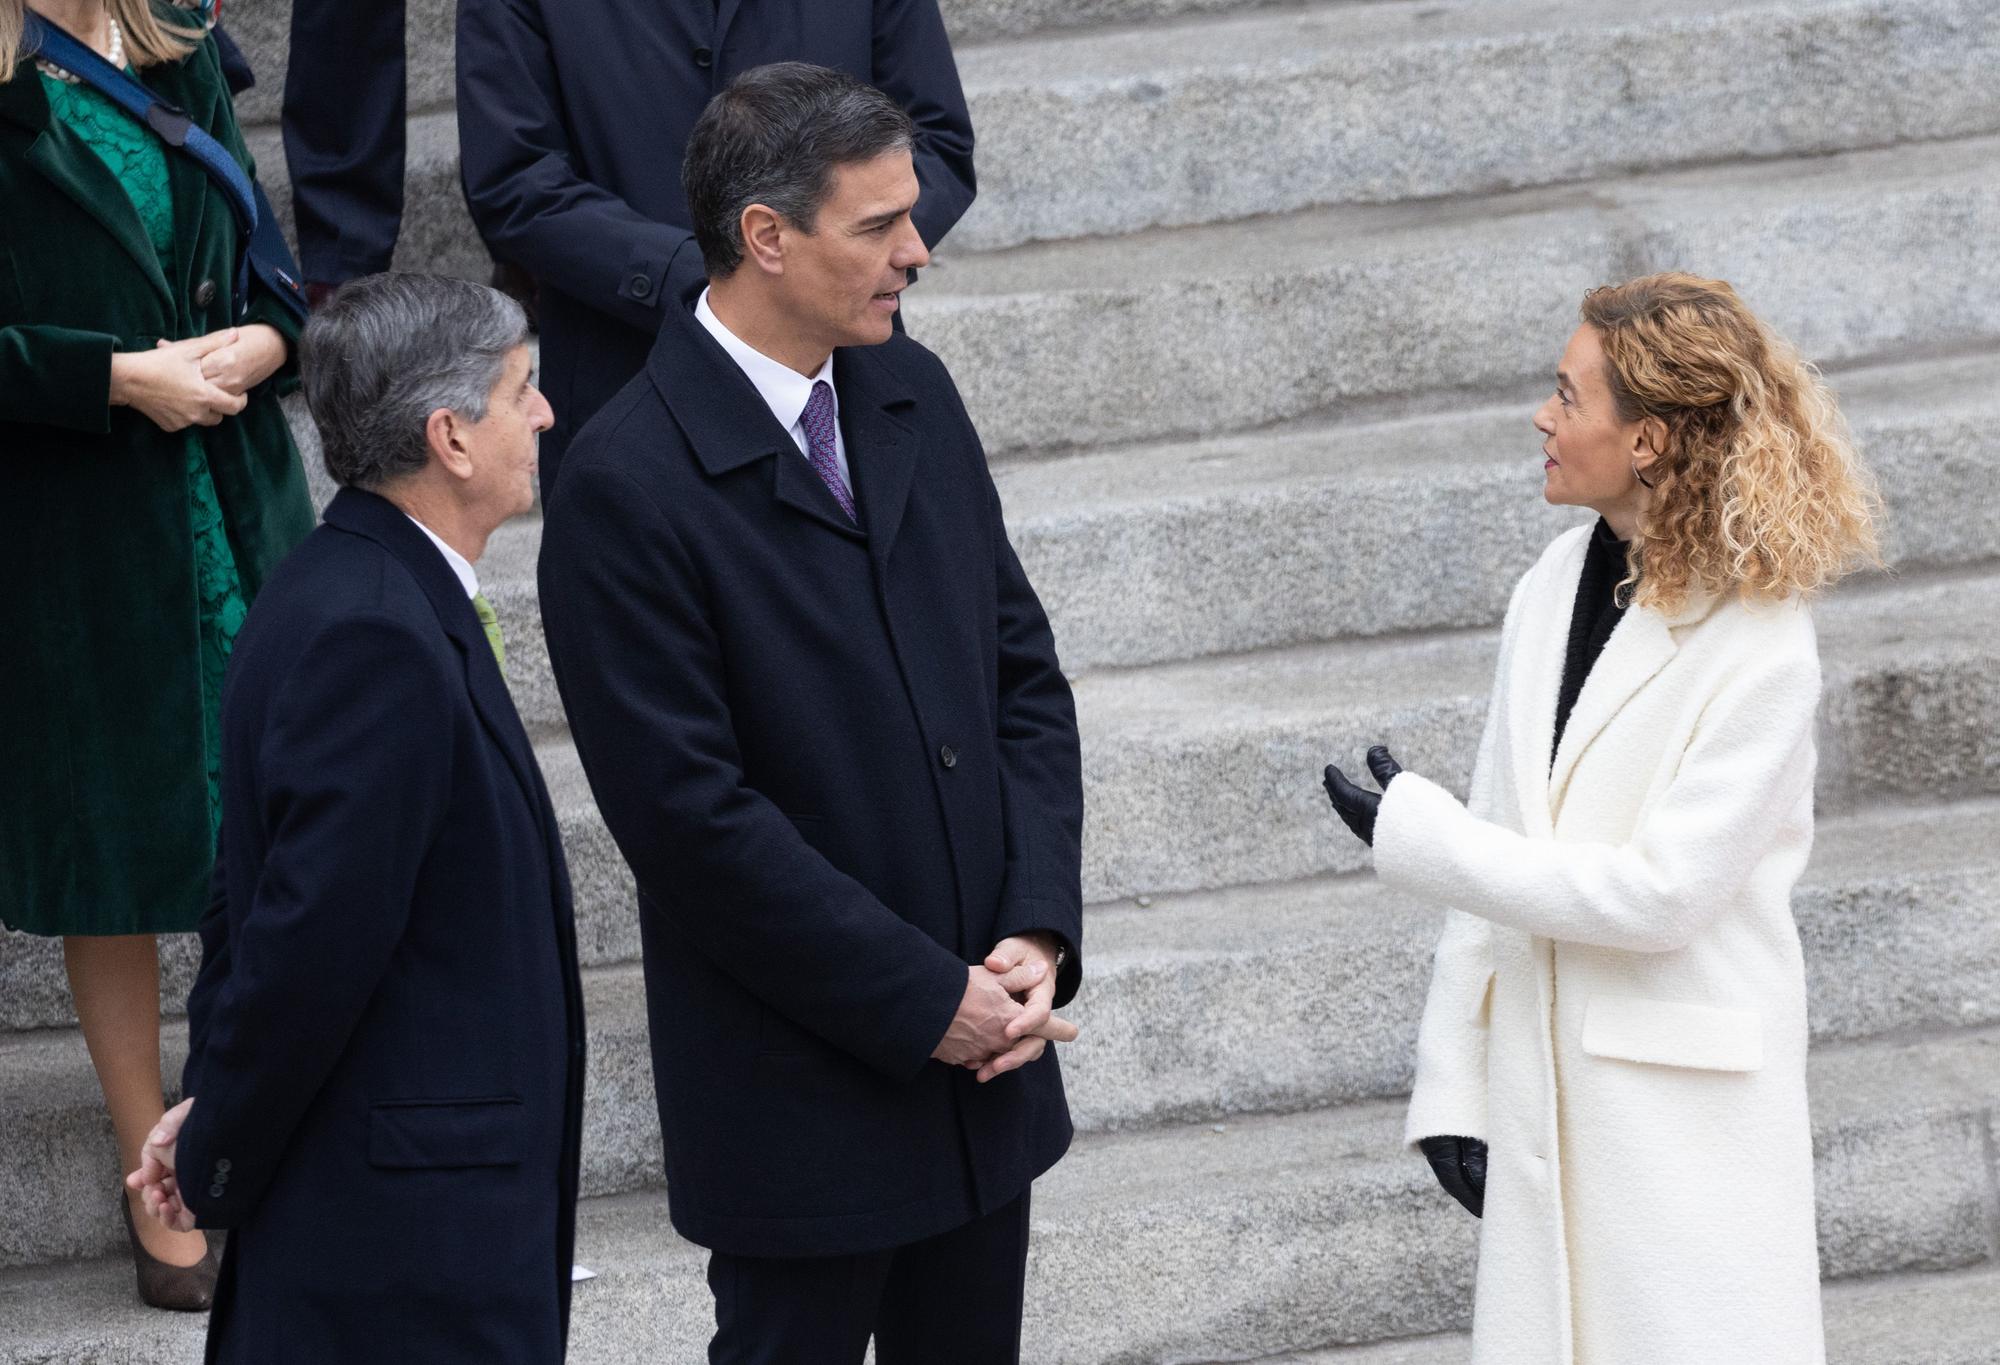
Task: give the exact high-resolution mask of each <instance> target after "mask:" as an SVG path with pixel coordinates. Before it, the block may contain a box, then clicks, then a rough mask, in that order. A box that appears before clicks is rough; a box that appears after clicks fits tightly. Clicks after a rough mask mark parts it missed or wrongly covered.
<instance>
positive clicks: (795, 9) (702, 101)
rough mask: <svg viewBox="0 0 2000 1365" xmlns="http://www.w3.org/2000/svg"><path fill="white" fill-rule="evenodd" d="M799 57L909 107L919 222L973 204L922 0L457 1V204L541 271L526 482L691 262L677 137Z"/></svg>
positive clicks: (931, 16)
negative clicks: (539, 411)
mask: <svg viewBox="0 0 2000 1365" xmlns="http://www.w3.org/2000/svg"><path fill="white" fill-rule="evenodd" d="M780 61H807V62H815V63H817V64H819V65H821V66H830V67H835V68H838V69H839V70H842V71H846V72H848V73H849V74H851V75H853V76H855V77H857V78H858V79H860V80H864V81H867V82H869V83H870V84H871V85H874V86H877V87H878V88H880V89H881V90H883V91H884V92H886V93H887V94H888V95H889V96H890V97H891V98H893V99H894V100H895V101H896V102H897V103H898V104H900V105H902V106H903V108H904V109H906V110H908V111H909V113H910V116H911V117H912V118H913V119H915V120H916V123H917V137H918V141H917V148H916V165H917V179H918V181H919V182H920V184H921V185H922V198H921V200H920V201H919V202H918V204H917V209H916V214H915V218H916V224H917V230H918V231H919V232H921V233H922V234H923V239H924V241H925V242H926V243H928V244H929V245H931V246H933V247H935V246H936V245H937V244H938V242H939V241H941V240H942V239H943V237H944V235H945V233H947V232H949V231H950V230H951V226H952V224H954V223H956V222H957V221H958V220H959V218H960V217H962V216H963V215H964V213H965V210H966V208H967V207H968V206H969V205H970V204H971V203H972V196H973V174H972V120H971V116H970V115H968V114H967V113H966V109H965V96H964V95H963V94H962V93H961V92H960V90H959V84H958V68H957V66H956V64H955V63H954V62H953V60H952V55H951V44H950V42H949V40H948V39H947V38H946V36H945V29H944V22H943V20H942V19H941V18H940V17H939V15H938V4H937V0H872V2H871V0H677V3H673V4H651V5H633V4H623V3H617V0H460V3H459V10H458V137H459V153H460V161H461V165H462V167H463V174H464V177H465V191H466V198H467V201H468V202H469V204H470V205H471V208H472V218H473V221H474V222H475V223H477V224H478V226H479V231H480V234H481V235H482V236H484V237H485V239H486V242H487V244H488V245H489V246H490V247H492V248H493V251H494V252H495V254H497V255H499V256H501V257H503V258H505V259H507V260H510V261H514V262H517V263H519V264H520V265H522V266H524V267H526V268H527V270H528V271H529V272H530V273H532V274H533V275H534V276H535V277H536V279H537V280H539V281H540V283H541V294H540V297H539V300H538V309H539V313H540V318H541V329H542V362H541V363H542V368H541V387H542V391H543V392H544V393H546V394H547V395H548V398H549V403H550V404H551V406H553V407H554V408H555V413H556V424H555V428H554V430H552V431H550V432H549V433H548V434H547V435H545V436H543V437H542V447H541V469H542V491H543V493H544V495H547V494H548V492H549V491H550V490H551V489H553V488H554V487H555V482H556V474H557V470H558V467H559V465H560V463H561V461H562V458H563V452H564V450H565V449H566V448H567V447H568V445H569V442H570V438H571V437H572V435H574V433H575V432H577V431H578V430H580V429H581V428H582V426H583V424H584V422H585V421H587V420H588V419H589V418H590V415H591V414H592V413H594V412H596V411H597V410H598V409H599V408H600V407H602V406H603V405H604V404H605V403H606V402H607V401H608V400H609V399H610V397H611V395H613V394H614V393H616V392H618V390H619V389H620V388H621V387H622V386H623V385H624V383H625V381H626V380H628V379H630V378H632V376H633V375H635V374H637V373H638V372H639V370H640V368H641V367H642V366H643V365H644V364H645V362H646V353H647V351H648V349H649V348H650V347H651V346H652V344H653V334H654V333H655V332H657V331H658V330H659V326H660V320H661V317H662V316H663V312H662V309H663V306H670V305H672V304H674V303H675V302H676V301H685V302H687V303H690V304H691V303H692V302H693V295H694V294H696V293H699V292H700V284H701V281H702V279H703V277H704V276H705V275H706V273H707V272H706V270H705V269H704V268H703V266H702V263H701V252H700V250H699V248H697V247H696V246H695V244H694V238H693V236H692V234H691V233H690V232H689V230H688V211H687V199H686V196H685V195H683V194H682V192H681V155H682V152H683V151H684V150H685V148H686V146H687V139H688V133H689V132H690V131H691V130H692V129H693V128H694V124H695V120H696V119H698V118H699V117H701V112H702V110H703V109H705V108H707V107H708V102H709V100H710V99H711V98H712V97H713V96H714V95H716V94H717V93H718V92H719V91H720V90H721V89H722V88H723V87H724V86H726V85H728V84H729V82H730V81H731V80H733V79H734V78H735V77H736V76H738V75H739V74H741V73H742V72H744V71H747V70H749V69H750V68H752V67H755V66H762V65H764V64H765V63H767V62H780Z"/></svg>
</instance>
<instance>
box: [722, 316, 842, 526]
mask: <svg viewBox="0 0 2000 1365" xmlns="http://www.w3.org/2000/svg"><path fill="white" fill-rule="evenodd" d="M694 315H695V317H696V318H698V319H700V321H701V325H702V326H704V327H706V328H707V329H708V334H709V335H710V336H712V337H714V338H715V339H716V341H717V342H718V343H720V345H721V346H722V349H723V350H725V351H727V352H729V358H730V359H731V360H733V361H735V362H736V368H737V369H739V370H741V371H743V373H744V375H745V377H747V378H748V379H749V381H750V382H751V383H752V384H753V385H755V386H756V389H757V393H758V394H759V396H761V397H762V398H763V400H764V406H766V407H768V408H769V409H770V410H771V415H772V416H773V417H775V418H777V419H778V425H779V426H781V427H783V428H784V429H785V430H786V431H788V432H790V433H791V435H792V443H793V444H794V445H796V446H798V448H799V454H801V455H804V456H805V457H806V458H807V459H809V460H810V459H811V458H812V452H811V450H810V448H809V447H808V445H807V442H806V424H805V414H806V402H807V400H808V399H810V398H811V397H812V391H813V385H814V384H816V383H818V382H819V381H821V380H825V381H826V386H827V388H828V389H829V390H831V391H832V393H833V419H834V421H833V460H834V463H835V464H837V465H838V466H840V481H841V482H842V483H843V484H846V485H847V492H848V496H850V497H852V496H853V494H854V476H853V475H852V474H850V473H848V472H847V439H846V438H845V437H843V436H842V435H841V434H840V390H839V389H837V388H835V387H834V383H833V357H832V356H830V355H829V356H828V357H827V358H826V364H824V365H822V366H820V367H819V373H818V374H816V375H813V376H812V377H811V378H807V377H806V376H805V375H802V374H800V373H799V372H798V371H797V370H795V369H793V368H791V366H789V365H781V364H779V363H778V362H777V361H775V360H773V359H771V357H769V356H767V355H765V354H764V353H763V352H762V351H760V350H758V349H757V348H756V347H754V346H752V345H750V343H748V342H746V341H745V340H743V338H741V337H739V336H737V335H736V333H734V332H732V331H730V330H729V329H728V328H727V327H725V326H723V324H722V319H721V318H719V317H717V316H716V315H715V310H714V309H713V308H710V307H709V306H708V291H707V290H706V289H704V290H702V291H701V302H699V303H697V304H696V305H695V306H694Z"/></svg>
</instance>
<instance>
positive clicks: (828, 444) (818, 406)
mask: <svg viewBox="0 0 2000 1365" xmlns="http://www.w3.org/2000/svg"><path fill="white" fill-rule="evenodd" d="M799 421H800V422H801V423H803V424H804V426H805V429H806V454H807V456H808V457H809V458H810V459H811V460H812V467H813V468H814V469H817V470H818V471H819V476H820V478H821V479H823V480H824V481H825V483H826V491H827V492H829V493H831V494H833V500H834V501H835V502H837V503H839V504H840V510H841V511H843V512H845V513H847V519H848V520H849V521H856V518H855V515H854V497H853V495H852V494H850V493H849V492H848V491H847V485H846V484H845V483H843V482H841V478H840V461H839V460H837V459H835V458H834V454H833V438H834V430H835V428H834V424H833V385H831V384H829V383H827V382H826V381H825V380H824V379H820V380H816V381H814V383H813V391H812V397H810V398H808V399H806V410H805V413H804V415H802V416H801V417H800V418H799ZM857 524H858V523H857Z"/></svg>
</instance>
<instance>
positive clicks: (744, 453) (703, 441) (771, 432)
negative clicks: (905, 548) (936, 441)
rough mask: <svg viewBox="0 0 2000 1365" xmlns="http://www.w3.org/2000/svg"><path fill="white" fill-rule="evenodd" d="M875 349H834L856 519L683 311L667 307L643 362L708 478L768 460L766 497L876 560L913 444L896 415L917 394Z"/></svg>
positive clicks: (907, 478) (912, 433) (912, 458)
mask: <svg viewBox="0 0 2000 1365" xmlns="http://www.w3.org/2000/svg"><path fill="white" fill-rule="evenodd" d="M882 349H883V348H882V347H875V346H870V347H844V348H842V349H840V350H838V351H835V352H834V356H833V375H834V385H835V387H836V388H838V389H839V391H840V425H841V434H842V436H843V438H844V439H845V440H846V443H847V463H848V468H849V470H850V471H851V472H852V473H853V476H854V482H855V503H856V506H857V509H858V511H859V514H860V519H861V524H860V525H859V526H856V525H855V524H854V523H853V522H851V521H849V520H848V519H847V514H846V513H845V512H843V511H842V510H841V509H840V504H839V503H837V502H835V501H834V499H833V494H831V493H830V492H828V491H827V488H826V485H825V484H824V483H822V482H821V481H820V477H819V474H818V472H817V471H816V470H814V469H813V467H812V465H811V463H810V462H808V461H806V460H803V459H800V458H799V457H798V447H797V446H796V445H794V444H793V442H792V437H791V434H790V433H789V432H787V431H785V430H784V429H783V428H781V427H780V426H779V425H778V421H777V419H776V418H775V417H773V416H772V415H771V409H770V408H769V407H768V406H766V404H765V403H764V400H763V398H762V397H761V396H759V394H758V393H757V389H756V386H755V385H753V384H751V382H750V381H749V379H747V378H746V377H745V376H744V374H743V372H742V371H741V370H740V369H738V368H737V367H736V363H735V362H734V361H732V360H731V359H730V358H729V355H728V353H727V352H725V351H724V350H723V349H722V347H721V346H720V345H718V344H717V342H716V340H715V338H714V337H712V336H710V335H709V334H708V331H707V329H706V328H704V327H703V326H702V325H701V323H700V322H698V321H697V320H696V319H695V316H694V314H693V312H692V311H690V310H688V309H681V308H675V309H672V310H671V311H670V313H669V316H668V318H667V320H666V322H665V324H664V325H663V326H662V327H661V328H660V335H659V340H658V341H657V342H655V343H654V346H653V351H652V354H651V355H650V356H649V357H648V359H647V362H646V368H647V373H648V374H649V375H650V376H651V378H652V382H653V387H654V388H655V389H656V390H657V391H658V392H659V395H660V398H661V400H662V401H663V402H664V403H665V404H666V405H667V410H668V411H669V412H671V413H672V414H673V417H674V421H675V422H676V423H677V424H679V426H680V428H681V431H682V432H683V433H684V434H685V435H686V437H687V439H688V444H689V445H690V446H691V447H692V448H693V450H694V455H695V459H696V460H697V461H698V462H699V463H700V465H701V467H702V469H703V470H704V471H706V472H707V473H708V474H709V475H710V476H711V477H716V476H720V475H722V474H726V473H729V472H730V471H732V470H735V469H740V468H742V467H743V466H745V465H748V464H752V463H755V462H756V461H759V460H763V459H767V458H772V457H783V458H772V464H773V472H772V478H771V496H772V497H773V498H775V499H776V500H777V501H779V502H781V503H783V504H785V505H786V506H787V507H790V508H791V509H792V510H793V511H795V512H798V513H800V514H801V515H803V516H806V517H810V518H811V519H813V520H814V521H817V522H819V523H820V524H822V525H824V526H826V527H827V528H828V529H830V530H833V531H836V532H838V533H839V534H841V535H844V536H848V537H851V538H854V539H857V540H866V541H867V542H868V544H869V548H870V551H871V552H872V553H873V554H874V556H875V557H876V558H877V559H886V558H887V557H888V554H889V551H890V549H891V548H892V547H893V546H894V544H895V540H896V533H897V531H898V530H899V529H900V527H901V525H902V520H903V509H904V507H905V505H906V504H907V502H908V500H909V493H910V483H911V480H912V479H913V477H914V475H915V472H916V467H917V460H918V456H919V453H920V451H921V442H920V441H919V439H918V436H917V432H916V429H915V428H914V427H913V426H911V425H909V424H908V422H907V421H906V420H904V418H905V417H906V416H907V414H906V413H905V411H904V410H906V409H909V408H913V407H914V406H915V404H916V398H915V397H914V396H913V395H912V394H911V392H910V390H909V388H908V387H907V386H906V385H905V384H904V383H903V382H902V381H901V380H900V379H899V378H898V377H897V376H896V374H895V373H894V371H893V370H891V369H890V367H889V365H888V364H887V362H886V360H885V359H884V358H883V357H882V356H881V354H880V352H881V350H882Z"/></svg>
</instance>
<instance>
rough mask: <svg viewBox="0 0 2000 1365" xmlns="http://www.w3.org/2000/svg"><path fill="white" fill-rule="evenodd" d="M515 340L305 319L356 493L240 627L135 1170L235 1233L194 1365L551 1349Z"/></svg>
mask: <svg viewBox="0 0 2000 1365" xmlns="http://www.w3.org/2000/svg"><path fill="white" fill-rule="evenodd" d="M526 340H527V329H526V320H525V318H524V317H523V316H522V314H521V311H520V309H519V307H518V306H517V305H515V304H514V303H513V302H512V301H511V300H509V299H507V298H505V297H504V296H502V295H500V294H498V293H496V292H494V291H492V290H489V289H486V288H485V287H483V286H480V285H475V284H470V283H467V282H464V281H460V280H446V279H440V278H435V277H427V276H409V275H386V276H372V277H368V278H366V279H363V280H359V281H356V282H354V283H351V284H349V285H347V286H345V287H344V288H343V289H342V290H341V292H340V293H338V294H336V295H335V296H334V298H333V300H332V301H331V302H330V303H329V304H328V305H327V306H326V307H325V308H324V309H322V310H321V311H320V312H319V313H317V314H316V315H315V316H314V318H313V321H312V323H311V324H310V326H309V327H308V328H307V330H306V333H305V339H304V349H305V356H304V361H305V367H306V371H305V372H306V389H307V398H308V401H309V402H310V404H311V407H312V410H313V417H314V420H315V421H316V422H317V424H318V426H319V429H320V435H321V440H322V443H323V446H324V449H325V452H326V461H327V468H328V472H329V473H331V474H332V475H333V476H334V478H335V479H336V480H337V481H339V482H340V483H341V484H343V485H344V487H343V488H342V489H341V491H340V492H339V493H338V494H337V495H336V496H335V498H334V500H333V502H332V503H331V504H330V505H329V506H328V508H327V510H326V519H325V524H324V525H322V526H320V527H319V528H318V529H317V530H315V531H314V532H313V533H312V535H311V536H310V537H308V538H307V540H306V542H305V544H304V545H302V546H301V547H300V548H299V549H298V550H297V551H296V552H295V553H294V554H293V555H292V556H291V557H290V558H289V559H287V560H286V561H285V562H284V564H283V565H281V566H280V567H279V569H278V572H277V573H276V574H274V575H273V576H272V578H271V580H270V582H269V583H268V584H267V585H266V587H265V591H264V596H263V597H262V598H261V599H260V600H259V602H258V604H257V607H256V608H255V609H254V610H253V611H252V612H251V613H250V618H249V620H248V621H247V622H246V623H245V624H244V627H243V631H242V634H241V635H240V636H239V638H238V642H237V650H236V658H235V663H234V666H233V668H232V671H231V673H230V679H229V688H228V693H227V696H226V699H225V702H224V707H223V752H224V773H225V783H224V809H223V830H222V853H221V856H220V858H219V859H218V862H217V868H216V876H215V881H214V890H213V893H212V904H211V906H210V909H209V912H208V914H207V915H206V916H205V917H204V919H203V921H202V931H201V932H202V948H203V958H202V968H201V974H200V976H199V977H198V978H197V980H196V983H195V987H194V991H193V993H192V995H191V996H190V998H189V1001H188V1032H189V1056H188V1063H187V1071H186V1078H185V1091H186V1094H187V1095H188V1096H189V1099H187V1100H186V1101H183V1102H182V1104H181V1105H179V1106H177V1107H176V1108H175V1109H173V1110H171V1111H169V1112H168V1114H167V1116H166V1118H164V1119H163V1120H162V1121H161V1123H160V1125H159V1127H158V1128H157V1129H156V1130H155V1132H154V1133H153V1135H152V1137H151V1139H150V1140H149V1142H148V1144H147V1147H146V1152H145V1164H144V1166H143V1168H142V1169H141V1170H139V1171H137V1172H134V1173H133V1175H132V1177H131V1178H130V1180H131V1183H132V1184H133V1186H134V1187H135V1188H139V1189H142V1190H143V1192H144V1194H145V1198H146V1201H147V1205H148V1208H149V1211H154V1212H155V1213H156V1216H161V1217H163V1218H165V1219H168V1220H171V1221H174V1222H176V1223H178V1224H179V1225H181V1226H189V1225H193V1224H194V1223H196V1222H197V1221H198V1222H199V1225H200V1226H203V1227H215V1228H228V1229H231V1235H230V1238H229V1242H228V1249H227V1251H226V1252H225V1254H224V1257H223V1263H222V1273H221V1278H220V1280H219V1282H218V1284H217V1289H216V1302H215V1309H214V1312H213V1315H212V1316H211V1319H210V1323H209V1344H208V1359H209V1360H210V1361H211V1362H242V1363H243V1365H273V1363H274V1362H284V1365H354V1362H356V1361H422V1362H424V1365H444V1363H445V1362H463V1365H549V1363H550V1362H557V1361H560V1360H561V1359H562V1358H563V1354H564V1340H565V1336H566V1333H567V1322H568V1312H569V1282H570V1264H571V1253H572V1249H573V1241H574V1233H575V1205H576V1194H577V1163H578V1134H579V1131H580V1124H581V1114H582V1093H583V1054H584V1033H583V1007H582V996H581V990H580V986H579V981H578V975H577V963H576V943H575V935H574V931H573V928H572V924H571V917H570V895H569V879H568V873H567V870H566V869H565V866H564V863H563V856H562V847H561V844H560V842H559V839H558V835H557V829H556V821H555V816H554V812H553V811H552V809H551V808H550V805H549V799H548V795H547V792H546V791H545V790H544V788H543V786H542V781H541V776H540V773H539V771H538V769H537V768H536V765H535V758H534V753H533V750H532V749H531V748H530V747H529V743H528V737H527V734H526V732H525V731H524V730H523V729H522V728H521V723H520V720H519V718H518V717H517V716H516V715H515V712H514V707H513V703H512V701H511V700H510V699H509V697H508V694H507V685H506V682H505V680H504V678H503V677H502V673H501V665H502V661H503V657H504V643H503V642H502V641H501V640H500V638H499V633H498V627H497V625H496V624H495V623H494V622H493V620H492V615H491V610H490V608H488V607H487V606H486V603H485V599H484V598H483V597H481V596H479V595H478V579H477V577H476V574H475V570H474V569H473V561H475V560H477V559H478V557H479V554H480V551H481V550H482V549H483V548H484V546H485V542H486V538H487V536H488V535H489V534H490V533H491V532H492V531H493V530H494V529H495V528H496V527H498V526H499V525H500V523H501V522H503V521H505V520H506V519H507V518H508V517H510V516H513V515H515V514H517V513H519V512H521V511H524V510H526V509H527V508H528V507H529V506H530V505H531V504H532V501H533V491H534V482H533V479H534V466H535V439H536V434H537V433H538V432H540V431H542V430H544V429H546V428H547V426H548V424H549V421H550V412H549V407H548V404H547V403H546V402H545V401H544V400H543V398H542V397H541V395H540V394H539V393H538V392H537V391H536V389H535V387H534V385H533V384H532V383H531V382H530V380H529V372H530V367H531V355H530V352H529V349H528V347H527V345H526Z"/></svg>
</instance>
